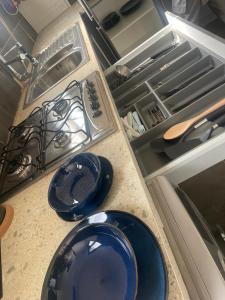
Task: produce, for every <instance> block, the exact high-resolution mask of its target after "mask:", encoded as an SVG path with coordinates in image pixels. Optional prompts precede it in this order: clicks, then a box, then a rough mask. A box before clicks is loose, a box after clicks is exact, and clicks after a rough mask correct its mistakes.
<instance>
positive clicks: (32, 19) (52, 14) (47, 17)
mask: <svg viewBox="0 0 225 300" xmlns="http://www.w3.org/2000/svg"><path fill="white" fill-rule="evenodd" d="M68 7H70V4H69V2H68V1H67V0H48V1H39V0H29V1H22V2H21V5H20V12H21V14H22V15H23V16H24V17H25V19H26V20H27V21H28V22H29V23H30V25H31V26H32V27H33V28H34V29H35V30H36V31H37V32H38V33H39V32H40V31H41V30H42V29H43V28H45V27H46V26H47V25H48V24H50V23H51V22H52V21H53V20H55V19H56V18H57V17H58V16H59V15H60V14H61V13H62V12H63V11H65V10H66V9H67V8H68Z"/></svg>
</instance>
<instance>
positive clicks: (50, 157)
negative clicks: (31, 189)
mask: <svg viewBox="0 0 225 300" xmlns="http://www.w3.org/2000/svg"><path fill="white" fill-rule="evenodd" d="M106 99H107V96H106V94H105V90H104V87H103V83H102V82H101V79H100V75H99V74H98V73H97V72H95V73H92V74H91V75H90V76H88V77H87V78H86V79H85V80H83V81H82V82H77V81H72V82H71V83H70V84H69V86H68V87H67V88H66V89H65V90H64V91H63V92H62V93H60V95H58V96H57V97H56V98H55V99H52V100H50V101H45V102H44V103H42V105H41V107H37V108H36V109H34V111H33V112H32V113H31V114H30V116H29V117H28V118H27V119H25V120H24V121H23V122H22V123H20V124H19V125H17V126H15V127H11V128H10V137H9V140H8V143H7V145H6V146H5V147H4V148H3V153H2V156H1V175H0V197H1V200H2V201H3V200H4V199H6V198H7V197H8V196H9V195H11V194H12V193H14V192H15V191H17V190H19V189H21V188H22V187H24V186H26V185H27V184H29V183H32V182H33V181H34V180H35V179H37V178H40V177H41V176H43V175H44V174H46V172H49V171H50V170H52V169H53V168H55V167H57V166H58V165H59V163H60V162H61V161H62V159H65V158H66V157H67V156H69V155H71V154H74V153H75V152H77V151H81V150H86V149H87V148H89V147H90V146H91V145H93V144H94V143H96V142H98V141H99V140H101V139H102V138H104V137H105V136H106V135H108V134H110V133H111V132H113V131H114V129H115V124H114V122H113V118H112V114H111V111H110V108H109V104H108V103H107V100H106Z"/></svg>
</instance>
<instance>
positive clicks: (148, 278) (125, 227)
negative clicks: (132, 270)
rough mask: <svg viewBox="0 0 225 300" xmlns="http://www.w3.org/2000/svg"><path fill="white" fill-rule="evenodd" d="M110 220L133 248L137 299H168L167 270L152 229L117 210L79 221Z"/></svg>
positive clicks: (81, 224) (84, 222)
mask: <svg viewBox="0 0 225 300" xmlns="http://www.w3.org/2000/svg"><path fill="white" fill-rule="evenodd" d="M97 223H103V224H111V225H114V226H116V227H117V228H118V229H120V230H121V231H122V232H123V233H124V234H125V235H126V237H127V238H128V240H129V242H130V243H131V246H132V248H133V250H134V253H135V256H136V260H137V267H138V293H137V297H136V300H165V299H167V281H168V280H167V272H166V267H165V262H164V258H163V254H162V252H161V249H160V246H159V244H158V242H157V240H156V238H155V236H154V234H153V233H152V232H151V230H150V229H149V228H148V227H147V226H146V225H145V224H144V223H143V222H142V221H141V220H139V219H138V218H136V217H135V216H133V215H131V214H129V213H126V212H120V211H107V212H101V213H97V214H94V215H92V216H90V217H88V218H86V219H84V220H83V221H82V222H80V223H79V225H78V227H77V229H78V230H79V228H82V227H83V226H86V225H87V224H97Z"/></svg>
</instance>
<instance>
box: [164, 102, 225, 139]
mask: <svg viewBox="0 0 225 300" xmlns="http://www.w3.org/2000/svg"><path fill="white" fill-rule="evenodd" d="M224 105H225V98H224V99H222V100H220V101H219V102H218V103H216V104H214V105H213V106H211V107H210V108H208V109H206V110H205V111H203V112H202V113H200V114H199V115H197V116H195V117H193V118H191V119H189V120H186V121H184V122H181V123H178V124H176V125H174V126H172V127H170V128H169V129H168V130H167V131H166V132H165V133H164V135H163V138H164V139H165V140H173V139H176V138H178V137H180V136H181V135H182V134H184V133H185V132H186V131H187V130H188V129H189V128H190V127H191V126H192V125H193V124H194V123H196V122H197V121H199V120H201V119H203V118H204V117H206V116H208V114H210V113H211V112H214V111H216V110H217V109H219V108H220V107H222V106H224Z"/></svg>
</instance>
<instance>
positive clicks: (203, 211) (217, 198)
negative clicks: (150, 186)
mask: <svg viewBox="0 0 225 300" xmlns="http://www.w3.org/2000/svg"><path fill="white" fill-rule="evenodd" d="M224 179H225V163H224V161H223V162H220V163H218V164H216V165H215V166H212V167H210V168H208V169H206V170H204V171H202V172H200V173H199V174H197V175H195V176H193V177H191V178H189V179H186V180H185V181H183V182H181V183H180V184H179V185H178V188H177V193H178V195H179V196H180V199H181V201H182V203H183V204H184V206H185V208H186V209H187V211H188V213H189V215H190V216H191V218H192V220H193V222H194V223H195V225H196V227H197V228H198V230H199V232H200V234H201V236H202V238H203V240H204V242H205V244H206V246H207V248H208V249H209V252H210V253H211V255H212V257H213V259H214V261H215V263H216V265H217V266H218V268H219V270H220V272H221V274H222V276H223V278H224V279H225V201H224V195H225V185H224Z"/></svg>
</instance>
